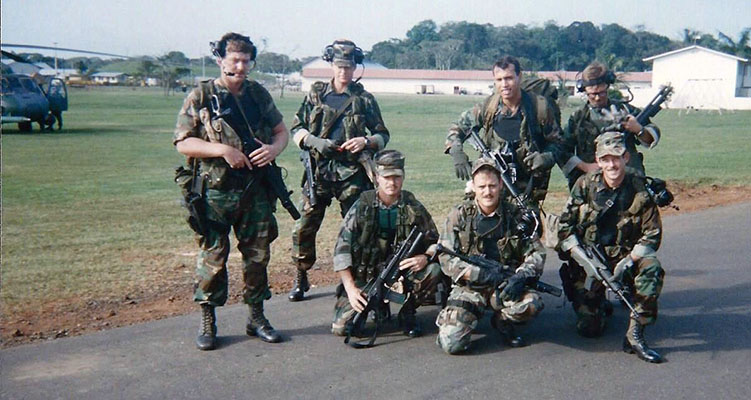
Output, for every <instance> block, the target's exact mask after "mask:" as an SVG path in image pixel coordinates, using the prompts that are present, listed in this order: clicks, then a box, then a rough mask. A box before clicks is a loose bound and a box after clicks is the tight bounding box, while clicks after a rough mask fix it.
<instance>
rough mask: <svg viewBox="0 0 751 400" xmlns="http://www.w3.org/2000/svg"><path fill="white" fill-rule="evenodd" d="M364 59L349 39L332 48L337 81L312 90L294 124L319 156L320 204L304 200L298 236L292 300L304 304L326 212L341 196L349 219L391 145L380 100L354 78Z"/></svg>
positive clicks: (328, 52)
mask: <svg viewBox="0 0 751 400" xmlns="http://www.w3.org/2000/svg"><path fill="white" fill-rule="evenodd" d="M362 58H363V54H362V50H361V49H360V48H359V47H357V46H355V44H354V43H353V42H351V41H349V40H343V39H341V40H337V41H335V42H334V43H333V44H331V45H329V46H326V49H325V50H324V53H323V59H324V60H326V61H329V62H331V63H332V64H331V68H332V69H333V72H334V78H333V79H332V80H331V81H330V82H316V83H314V84H313V85H312V86H311V88H310V92H309V93H308V95H307V96H305V98H304V99H303V102H302V105H301V106H300V109H299V110H298V111H297V114H296V115H295V121H294V123H293V125H292V133H293V134H294V138H293V140H294V141H295V143H296V144H297V145H298V146H299V147H300V148H301V149H303V150H308V149H309V150H310V151H311V154H312V156H313V158H314V161H313V163H314V164H315V165H314V168H315V169H316V171H315V180H316V184H317V186H316V193H315V196H316V205H315V206H311V205H310V202H309V199H308V198H307V196H303V200H302V203H301V205H300V207H299V208H300V209H301V210H302V218H301V219H300V220H298V221H297V223H296V224H295V229H294V232H293V233H292V261H293V263H294V265H295V266H296V268H297V280H296V281H295V286H294V288H293V289H292V291H291V292H290V293H289V300H290V301H300V300H303V299H304V297H305V292H306V291H307V290H308V289H309V284H308V276H307V271H308V270H309V269H310V268H311V267H312V266H313V264H314V263H315V261H316V234H317V233H318V229H319V228H320V227H321V223H322V222H323V217H324V214H325V212H326V208H327V207H328V206H329V205H330V204H331V200H332V199H334V198H336V199H337V200H339V206H340V208H341V215H342V216H344V215H345V214H346V213H347V211H348V210H349V208H350V207H351V206H352V204H353V203H354V202H355V200H357V198H358V197H359V196H360V193H362V192H363V191H364V190H367V189H371V188H373V183H372V180H373V179H375V177H374V176H373V172H372V156H373V153H375V152H376V151H378V150H381V149H383V148H384V147H385V146H386V143H388V141H389V131H388V130H387V129H386V126H385V125H384V123H383V118H381V110H380V108H379V107H378V103H377V102H376V100H375V98H374V97H373V95H371V94H370V93H368V92H367V91H365V89H364V88H363V86H362V85H361V84H360V83H357V82H355V81H353V80H352V76H353V74H354V71H355V68H356V67H357V64H358V63H362ZM368 131H369V132H370V135H368ZM369 170H370V171H369ZM303 179H305V177H303Z"/></svg>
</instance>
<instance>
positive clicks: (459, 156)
mask: <svg viewBox="0 0 751 400" xmlns="http://www.w3.org/2000/svg"><path fill="white" fill-rule="evenodd" d="M449 154H450V155H451V159H453V160H454V169H455V170H456V177H457V178H459V179H461V180H463V181H468V180H470V179H471V178H472V166H471V165H470V164H469V157H467V154H466V153H465V152H464V149H463V148H462V145H461V144H459V143H455V144H454V145H452V146H451V149H449Z"/></svg>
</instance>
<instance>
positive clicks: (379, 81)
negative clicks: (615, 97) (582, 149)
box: [302, 65, 652, 105]
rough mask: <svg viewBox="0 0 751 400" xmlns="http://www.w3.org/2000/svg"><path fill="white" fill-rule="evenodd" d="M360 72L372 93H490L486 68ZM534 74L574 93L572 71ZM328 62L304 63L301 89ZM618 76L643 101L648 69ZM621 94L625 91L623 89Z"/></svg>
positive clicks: (321, 76) (323, 72)
mask: <svg viewBox="0 0 751 400" xmlns="http://www.w3.org/2000/svg"><path fill="white" fill-rule="evenodd" d="M361 74H362V83H363V85H365V87H366V88H367V90H368V91H369V92H373V93H405V94H407V93H416V94H478V95H490V94H491V93H492V92H493V74H492V72H491V71H490V70H426V69H387V68H384V67H381V68H378V69H375V68H368V67H366V68H365V70H364V71H363V70H362V69H360V67H358V69H357V70H356V71H355V77H359V76H360V75H361ZM535 74H536V75H538V76H540V77H543V78H546V79H549V80H550V81H552V82H553V83H554V84H558V82H559V81H561V80H562V81H563V82H564V85H565V87H566V88H567V89H568V92H569V93H568V94H570V95H573V94H575V89H574V88H575V86H576V80H577V78H580V77H579V76H577V75H578V73H577V72H576V71H540V72H536V73H535ZM332 76H333V75H332V72H331V67H329V66H328V65H323V66H320V67H319V66H316V67H315V68H311V67H309V66H308V65H306V66H305V67H304V68H303V71H302V90H303V91H308V90H309V89H310V85H311V84H312V83H313V82H315V81H328V80H330V79H331V77H332ZM618 79H619V80H620V81H622V82H624V83H626V84H627V85H628V86H629V87H630V88H631V89H632V91H633V92H634V95H635V97H636V98H635V100H634V104H635V105H643V104H647V103H648V102H649V100H650V98H651V97H646V96H641V95H637V93H641V92H642V91H644V90H645V89H646V90H647V91H649V92H651V81H652V75H651V73H650V72H629V73H623V74H618ZM624 95H627V93H625V92H624Z"/></svg>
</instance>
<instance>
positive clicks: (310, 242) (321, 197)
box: [292, 171, 373, 271]
mask: <svg viewBox="0 0 751 400" xmlns="http://www.w3.org/2000/svg"><path fill="white" fill-rule="evenodd" d="M372 188H373V184H372V183H371V182H370V180H369V179H368V177H367V176H366V175H365V173H364V172H363V171H358V172H357V173H356V174H354V175H353V176H352V177H351V178H350V179H347V180H346V181H340V182H332V181H326V180H323V179H321V180H320V181H319V182H318V186H317V187H316V205H315V206H311V205H310V202H309V200H308V197H307V196H303V199H302V202H301V203H300V206H299V207H298V209H299V210H301V214H302V218H300V219H299V220H297V222H295V229H294V231H293V232H292V262H293V263H294V264H295V265H297V268H298V269H299V270H301V271H307V270H309V269H310V268H311V267H312V266H313V264H314V263H315V262H316V235H317V234H318V229H320V228H321V223H322V222H323V217H324V215H325V214H326V208H327V207H328V206H329V205H331V201H332V199H334V198H336V199H337V200H339V207H340V209H341V215H342V217H344V215H345V214H347V211H349V209H350V207H352V204H354V203H355V201H356V200H357V199H358V198H359V197H360V193H362V192H364V191H365V190H369V189H372Z"/></svg>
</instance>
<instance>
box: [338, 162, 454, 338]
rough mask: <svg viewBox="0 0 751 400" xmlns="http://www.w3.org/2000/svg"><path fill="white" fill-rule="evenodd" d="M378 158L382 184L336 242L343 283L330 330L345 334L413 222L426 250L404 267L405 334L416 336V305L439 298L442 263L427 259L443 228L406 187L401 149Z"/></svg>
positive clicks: (364, 197)
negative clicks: (367, 287)
mask: <svg viewBox="0 0 751 400" xmlns="http://www.w3.org/2000/svg"><path fill="white" fill-rule="evenodd" d="M375 162H376V165H377V167H376V171H377V178H376V179H377V182H378V188H377V189H376V190H368V191H365V192H363V193H362V194H361V195H360V197H359V199H358V200H357V201H356V202H355V204H354V205H352V207H351V208H350V209H349V211H348V212H347V214H346V215H345V217H344V221H343V222H342V228H341V231H340V232H339V237H338V239H337V241H336V248H335V249H334V271H336V272H337V273H338V274H339V276H340V277H341V279H342V283H341V286H340V290H338V291H337V293H338V294H337V300H336V305H335V306H334V319H333V322H332V324H331V331H332V333H334V334H335V335H338V336H342V335H344V334H345V326H346V324H347V322H348V321H351V320H352V318H354V315H355V312H361V311H362V310H363V308H364V306H365V305H366V304H367V299H366V298H365V295H364V293H363V290H364V287H365V285H366V283H367V282H368V281H369V280H371V279H373V278H375V277H377V276H378V274H379V273H380V269H381V268H382V267H383V263H384V262H386V261H387V260H388V258H389V257H390V256H391V252H392V251H393V248H394V244H396V245H398V244H400V243H401V242H403V241H404V240H405V239H406V238H407V236H408V235H409V232H410V230H411V229H412V226H417V228H418V229H419V230H420V231H421V232H423V233H424V234H425V237H426V239H425V242H424V244H425V245H426V246H427V247H428V248H427V250H426V253H427V254H419V255H416V256H414V257H411V258H407V259H404V260H402V262H401V264H400V266H399V268H400V269H402V270H406V271H407V272H406V275H405V281H404V282H403V283H402V285H400V286H401V288H402V293H401V294H402V295H404V296H406V301H405V302H404V304H403V306H402V308H401V310H400V311H399V320H400V322H401V323H402V328H403V329H404V334H405V335H407V336H409V337H417V336H420V335H421V334H422V330H421V329H420V326H419V325H418V324H417V321H416V319H415V312H416V309H417V307H418V306H419V305H421V304H426V303H430V300H431V298H433V297H435V292H436V287H437V285H438V283H439V281H440V280H441V277H442V276H441V267H440V266H439V265H438V263H435V262H433V263H429V261H428V260H429V259H430V258H431V255H430V254H432V252H433V249H432V245H433V244H435V241H436V240H437V238H438V230H437V229H436V226H435V224H434V223H433V219H432V217H431V216H430V213H429V212H428V210H426V209H425V207H424V206H423V205H422V204H421V203H420V202H419V201H418V200H417V199H416V198H415V196H414V195H413V194H412V193H410V192H408V191H406V190H402V189H401V188H402V184H403V183H404V157H403V156H402V155H401V153H399V152H398V151H395V150H384V151H381V152H379V153H378V154H377V155H376V159H375ZM431 238H432V239H431ZM431 240H432V242H431ZM341 289H343V290H341Z"/></svg>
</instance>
